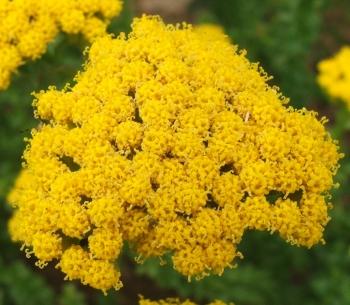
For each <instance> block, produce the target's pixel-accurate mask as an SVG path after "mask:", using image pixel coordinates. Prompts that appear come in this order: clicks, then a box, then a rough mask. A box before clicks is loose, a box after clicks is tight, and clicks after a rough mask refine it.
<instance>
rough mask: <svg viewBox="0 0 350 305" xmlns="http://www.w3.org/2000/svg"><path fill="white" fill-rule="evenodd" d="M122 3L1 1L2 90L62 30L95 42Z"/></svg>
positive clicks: (105, 0) (100, 0) (98, 0)
mask: <svg viewBox="0 0 350 305" xmlns="http://www.w3.org/2000/svg"><path fill="white" fill-rule="evenodd" d="M121 6H122V4H121V0H2V1H1V3H0V58H1V60H0V90H4V89H6V88H7V87H8V85H9V84H10V79H11V75H12V73H13V72H15V71H16V69H17V68H18V67H19V66H20V65H22V64H24V63H25V62H26V61H27V60H34V59H37V58H39V57H40V56H42V55H43V54H44V53H45V50H46V48H47V45H48V44H49V42H51V41H52V40H53V39H54V38H55V37H56V35H57V33H58V32H59V31H62V32H65V33H67V34H78V33H82V34H83V35H84V36H85V37H86V39H87V40H88V41H90V42H92V41H93V40H95V39H96V38H97V37H99V36H101V35H104V34H105V33H106V27H107V25H108V23H109V21H110V19H111V18H112V17H114V16H117V15H118V14H119V13H120V11H121ZM96 16H99V17H96Z"/></svg>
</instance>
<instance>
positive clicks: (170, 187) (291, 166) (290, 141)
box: [9, 16, 341, 291]
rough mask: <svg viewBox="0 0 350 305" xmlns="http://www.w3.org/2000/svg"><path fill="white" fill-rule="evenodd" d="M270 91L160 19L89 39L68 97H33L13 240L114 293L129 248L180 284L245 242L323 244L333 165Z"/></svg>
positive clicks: (333, 148)
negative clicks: (175, 274) (267, 237)
mask: <svg viewBox="0 0 350 305" xmlns="http://www.w3.org/2000/svg"><path fill="white" fill-rule="evenodd" d="M268 79H269V78H268V77H267V76H266V74H265V73H264V71H263V70H262V69H261V68H259V67H258V65H257V64H251V63H250V62H249V61H248V60H247V59H246V57H245V52H238V51H237V47H236V46H233V45H231V44H230V43H229V42H228V41H227V40H224V39H218V40H209V39H203V36H202V35H200V34H197V33H196V32H195V31H194V30H193V29H192V27H191V26H190V25H186V24H184V25H182V26H180V25H177V26H173V25H165V24H164V23H163V22H162V21H161V20H160V18H158V17H146V16H143V17H142V18H139V19H135V21H134V23H133V25H132V32H131V33H130V34H129V35H128V36H125V35H124V34H121V35H120V36H119V37H118V38H112V37H103V38H99V39H97V40H96V41H95V42H94V44H93V45H92V46H91V49H90V50H89V59H88V61H87V63H86V65H85V67H84V71H82V72H81V73H78V75H77V77H76V79H75V81H76V83H75V84H74V85H73V86H72V87H69V86H67V87H66V88H65V89H64V90H61V91H60V90H57V89H56V88H53V87H51V88H49V90H47V91H42V92H40V93H38V94H36V100H35V101H34V106H35V109H36V116H37V118H38V119H40V120H41V121H42V123H41V124H40V125H39V127H38V128H36V129H35V130H33V132H32V138H31V139H30V140H28V141H29V144H28V147H27V149H26V151H25V153H24V169H23V172H22V174H21V175H20V177H19V178H18V180H17V183H16V186H15V188H14V189H13V191H12V193H11V194H10V196H9V201H10V203H11V204H12V205H13V206H14V207H15V208H16V211H15V214H14V216H13V218H12V219H11V221H10V225H9V227H10V233H11V236H12V238H13V240H15V241H19V242H22V243H23V247H25V248H27V250H26V251H27V254H28V255H30V254H35V256H36V257H37V258H38V262H37V264H38V265H39V266H41V267H44V266H45V265H47V263H48V262H50V261H52V260H58V264H57V267H59V268H60V269H61V270H62V271H63V272H64V273H65V274H66V277H67V278H68V279H80V280H81V281H82V283H84V284H88V285H90V286H92V287H94V288H97V289H101V290H103V291H106V290H108V289H110V288H112V287H114V288H116V289H118V288H120V287H121V282H120V279H119V277H120V273H119V271H118V270H117V268H116V266H115V260H116V259H117V258H118V256H119V253H120V251H121V248H122V245H123V242H124V241H127V242H129V243H131V244H132V245H133V246H134V247H135V249H136V252H137V253H138V255H139V260H142V259H144V258H147V257H150V256H159V257H162V256H163V255H164V254H166V253H171V255H172V261H173V264H174V268H175V269H176V270H177V271H179V272H180V273H182V274H184V275H186V276H188V277H189V278H190V277H196V278H201V277H203V276H206V275H208V274H211V273H214V274H221V273H222V272H223V271H224V269H225V268H226V267H232V262H233V261H234V259H235V258H236V257H242V255H241V253H240V252H238V251H237V245H238V244H239V243H240V241H241V239H242V237H243V234H244V232H245V231H246V230H266V231H269V232H271V233H273V232H277V233H279V234H280V236H281V237H282V238H283V239H285V240H286V241H287V242H289V243H291V244H293V245H298V246H306V247H311V246H313V245H315V244H317V243H319V242H323V230H324V226H325V225H326V224H327V222H328V221H329V217H328V213H327V212H328V209H329V207H330V203H329V202H328V197H327V194H328V191H329V190H330V189H331V188H332V186H333V184H334V183H333V176H334V174H335V172H336V170H337V167H338V165H337V163H338V160H339V158H340V157H341V154H340V153H339V152H338V147H337V143H336V142H335V141H333V140H332V139H331V138H330V136H329V134H328V133H327V131H326V130H325V128H324V123H325V122H326V119H325V118H322V119H320V120H318V118H317V115H316V113H314V112H310V111H307V110H305V109H302V110H295V109H293V108H292V107H288V105H287V104H288V100H287V99H286V98H284V97H283V96H282V95H281V94H280V93H279V91H278V89H277V88H275V87H270V86H269V85H268V84H267V81H268Z"/></svg>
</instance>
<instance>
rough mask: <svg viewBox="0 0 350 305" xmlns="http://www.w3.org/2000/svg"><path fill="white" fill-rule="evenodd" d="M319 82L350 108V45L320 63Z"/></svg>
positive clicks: (330, 94) (331, 94)
mask: <svg viewBox="0 0 350 305" xmlns="http://www.w3.org/2000/svg"><path fill="white" fill-rule="evenodd" d="M318 70H319V75H318V78H317V80H318V83H319V84H320V86H321V87H323V88H324V89H325V91H326V92H327V93H328V94H329V96H331V97H333V98H336V99H340V100H342V101H344V102H345V104H346V105H347V107H348V109H350V47H349V46H344V47H342V48H341V49H340V51H339V52H338V53H337V54H335V55H334V56H333V57H331V58H328V59H324V60H322V61H321V62H320V63H319V64H318Z"/></svg>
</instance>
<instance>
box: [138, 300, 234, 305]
mask: <svg viewBox="0 0 350 305" xmlns="http://www.w3.org/2000/svg"><path fill="white" fill-rule="evenodd" d="M139 305H196V303H193V302H191V301H189V300H186V301H183V302H181V301H180V300H178V299H165V300H158V301H151V300H147V299H140V301H139ZM208 305H226V303H224V302H222V301H218V300H217V301H214V302H211V303H209V304H208ZM227 305H234V304H233V303H229V304H227Z"/></svg>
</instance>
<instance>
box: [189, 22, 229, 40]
mask: <svg viewBox="0 0 350 305" xmlns="http://www.w3.org/2000/svg"><path fill="white" fill-rule="evenodd" d="M194 29H195V32H196V33H197V34H199V35H202V37H203V38H205V39H212V40H226V41H227V42H229V41H230V38H229V37H228V36H227V35H226V34H225V31H224V29H223V28H222V27H221V26H220V25H218V24H214V23H202V24H198V25H196V26H195V28H194Z"/></svg>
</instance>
